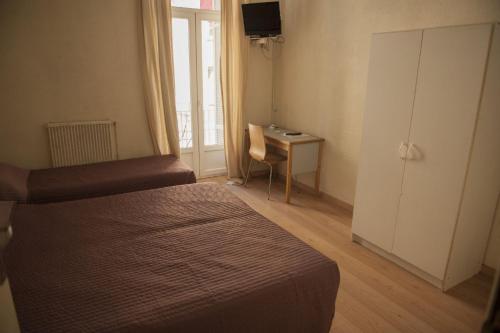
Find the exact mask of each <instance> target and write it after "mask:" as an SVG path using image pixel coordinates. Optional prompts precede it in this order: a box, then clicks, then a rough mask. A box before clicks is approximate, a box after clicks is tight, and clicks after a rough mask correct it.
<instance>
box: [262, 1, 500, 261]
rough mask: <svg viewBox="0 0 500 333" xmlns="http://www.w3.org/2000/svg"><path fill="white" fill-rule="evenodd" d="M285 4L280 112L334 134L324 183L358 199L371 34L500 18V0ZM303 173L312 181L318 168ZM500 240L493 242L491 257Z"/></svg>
mask: <svg viewBox="0 0 500 333" xmlns="http://www.w3.org/2000/svg"><path fill="white" fill-rule="evenodd" d="M281 10H282V20H283V28H284V35H285V38H286V41H285V44H284V45H283V46H282V47H281V55H280V57H279V59H278V60H277V61H275V71H276V86H275V89H276V91H277V106H278V111H277V112H273V113H272V120H273V122H276V123H278V124H279V125H281V126H286V127H289V128H293V129H297V130H301V131H304V132H309V133H311V134H315V135H318V136H322V137H324V138H326V144H325V151H324V152H325V154H324V160H323V161H324V164H323V172H322V175H321V177H322V181H321V190H322V191H323V192H326V193H328V194H330V195H332V196H334V197H336V198H338V199H341V200H343V201H346V202H348V203H351V204H352V203H353V200H354V194H355V193H354V192H355V185H356V174H357V166H358V158H359V150H360V143H361V135H362V126H363V123H362V121H363V108H364V98H365V92H366V80H367V71H368V57H369V50H370V36H371V34H372V33H374V32H384V31H395V30H409V29H417V28H424V27H432V26H443V25H456V24H469V23H480V22H492V21H498V20H500V1H498V0H443V1H435V0H420V1H405V0H377V1H373V0H358V1H337V0H310V1H304V0H282V1H281ZM298 179H299V181H302V182H305V183H309V184H310V185H312V180H313V178H312V176H309V175H304V176H301V177H299V178H298ZM498 215H500V214H497V219H496V221H497V224H496V227H495V229H494V230H495V231H494V235H496V236H492V239H491V240H492V242H493V241H496V242H497V243H496V244H498V243H500V242H499V238H498V237H499V236H498V235H499V234H500V231H498V230H500V226H499V225H500V224H499V222H498V220H499V218H498ZM496 247H498V246H495V245H494V244H492V243H490V246H489V251H488V254H487V262H488V263H491V262H492V261H495V259H494V258H498V256H494V248H496ZM497 250H498V249H497Z"/></svg>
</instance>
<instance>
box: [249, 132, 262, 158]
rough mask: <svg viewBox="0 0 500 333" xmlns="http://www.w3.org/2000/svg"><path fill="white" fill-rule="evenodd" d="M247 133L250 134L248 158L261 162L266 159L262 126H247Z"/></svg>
mask: <svg viewBox="0 0 500 333" xmlns="http://www.w3.org/2000/svg"><path fill="white" fill-rule="evenodd" d="M248 133H249V134H250V152H249V153H250V156H252V158H254V159H256V160H257V161H263V160H264V159H265V158H266V141H265V140H264V129H263V128H262V126H258V125H254V124H248Z"/></svg>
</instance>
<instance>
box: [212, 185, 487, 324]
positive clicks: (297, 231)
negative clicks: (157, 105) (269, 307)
mask: <svg viewBox="0 0 500 333" xmlns="http://www.w3.org/2000/svg"><path fill="white" fill-rule="evenodd" d="M203 181H213V182H218V183H221V184H225V183H226V179H225V178H224V177H218V178H209V179H205V180H203ZM225 186H227V187H228V188H229V189H230V190H231V191H232V192H233V193H235V194H236V195H237V196H238V197H240V198H241V199H243V200H244V201H245V202H246V203H247V204H248V205H250V206H251V207H252V208H254V209H255V210H256V211H258V212H259V213H261V214H262V215H264V216H266V217H267V218H268V219H269V220H271V221H273V222H274V223H276V224H278V225H279V226H281V227H282V228H284V229H286V230H287V231H288V232H290V233H291V234H293V235H295V236H296V237H298V238H300V239H301V240H303V241H304V242H306V243H308V244H309V245H310V246H312V247H313V248H315V249H317V250H318V251H320V252H322V253H323V254H324V255H326V256H328V257H329V258H331V259H333V260H335V261H336V262H337V264H338V265H339V268H340V276H341V277H340V290H339V294H338V297H337V303H336V313H335V319H334V321H333V324H332V329H331V332H350V333H352V332H426V333H428V332H455V333H458V332H478V330H479V327H480V325H481V321H482V319H483V313H484V309H485V307H486V303H487V300H488V294H489V290H490V286H491V283H492V278H491V277H490V276H488V275H486V274H483V273H480V274H479V275H477V276H476V277H474V278H473V279H471V280H469V281H467V282H465V283H463V284H462V285H460V286H458V287H456V288H454V289H452V290H451V291H449V292H447V293H443V292H441V291H440V290H438V289H437V288H435V287H433V286H432V285H430V284H429V283H427V282H425V281H423V280H421V279H419V278H417V277H416V276H414V275H412V274H410V273H408V272H407V271H405V270H403V269H402V268H400V267H398V266H396V265H395V264H393V263H391V262H390V261H388V260H386V259H383V258H382V257H379V256H377V255H376V254H374V253H372V252H370V251H368V250H367V249H365V248H363V247H361V246H360V245H358V244H356V243H353V242H352V241H351V214H350V212H349V211H346V210H344V209H342V208H339V207H335V206H333V205H332V204H330V203H328V202H326V201H325V200H322V199H321V198H319V197H317V196H314V195H311V194H308V193H304V192H302V193H300V192H299V193H298V192H297V190H294V192H293V194H292V203H291V204H290V205H287V204H285V203H284V193H283V188H284V185H283V184H282V183H279V182H278V183H276V184H275V185H274V186H273V190H272V194H271V200H270V201H268V200H267V195H266V190H267V183H266V181H265V180H264V179H262V178H254V179H252V180H251V181H249V183H248V187H247V188H245V187H243V186H237V185H225Z"/></svg>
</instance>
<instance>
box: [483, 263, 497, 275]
mask: <svg viewBox="0 0 500 333" xmlns="http://www.w3.org/2000/svg"><path fill="white" fill-rule="evenodd" d="M496 272H497V271H496V270H495V269H494V268H493V267H490V266H486V265H484V264H483V266H482V267H481V273H483V274H484V275H486V276H489V277H492V278H494V277H495V274H496Z"/></svg>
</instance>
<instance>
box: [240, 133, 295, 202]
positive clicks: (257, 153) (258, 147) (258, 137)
mask: <svg viewBox="0 0 500 333" xmlns="http://www.w3.org/2000/svg"><path fill="white" fill-rule="evenodd" d="M248 133H249V135H250V151H249V153H250V163H249V164H248V171H247V176H246V177H245V183H244V185H245V186H246V185H247V182H248V176H249V175H250V169H251V168H252V162H253V161H254V160H255V161H257V162H261V163H265V164H267V165H268V166H269V185H268V189H267V200H269V198H270V197H271V181H272V177H273V165H274V164H278V163H280V162H283V161H286V157H285V156H281V155H279V154H273V153H270V152H268V151H267V149H266V141H265V139H264V129H263V128H262V126H257V125H253V124H248Z"/></svg>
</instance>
